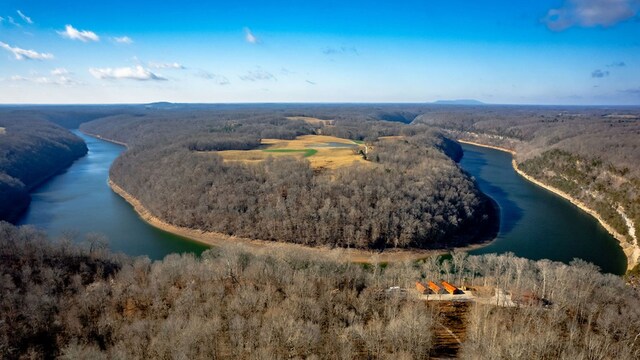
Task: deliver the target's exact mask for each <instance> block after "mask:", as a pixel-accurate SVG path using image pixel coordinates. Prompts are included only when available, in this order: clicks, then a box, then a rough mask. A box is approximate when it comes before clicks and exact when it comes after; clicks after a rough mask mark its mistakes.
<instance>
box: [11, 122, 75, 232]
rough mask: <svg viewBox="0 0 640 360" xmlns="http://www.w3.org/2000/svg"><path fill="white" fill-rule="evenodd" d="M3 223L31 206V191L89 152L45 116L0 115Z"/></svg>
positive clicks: (72, 136)
mask: <svg viewBox="0 0 640 360" xmlns="http://www.w3.org/2000/svg"><path fill="white" fill-rule="evenodd" d="M0 128H2V129H3V130H2V132H1V133H0V220H13V219H15V218H16V217H17V216H18V215H20V213H21V212H22V211H23V210H24V209H25V208H26V207H27V206H28V205H29V202H30V197H29V191H30V190H31V189H32V188H33V187H35V186H37V185H39V184H40V183H41V182H42V181H44V180H46V179H48V178H49V177H51V176H53V175H55V174H56V173H57V172H59V171H60V170H62V169H64V168H66V167H67V166H69V165H70V164H71V163H72V162H73V161H74V160H75V159H77V158H79V157H82V156H83V155H84V154H86V153H87V146H86V145H85V144H84V142H83V141H82V139H80V138H78V137H77V136H75V135H73V134H71V133H69V132H68V131H67V130H65V129H64V128H62V127H60V126H58V125H56V124H53V123H51V122H49V121H47V120H45V118H44V117H43V116H34V115H32V114H25V113H5V114H2V113H0Z"/></svg>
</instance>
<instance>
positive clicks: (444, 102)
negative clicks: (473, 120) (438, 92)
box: [433, 99, 487, 105]
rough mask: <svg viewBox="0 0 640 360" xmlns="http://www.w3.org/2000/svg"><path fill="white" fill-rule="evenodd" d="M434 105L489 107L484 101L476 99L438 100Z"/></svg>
mask: <svg viewBox="0 0 640 360" xmlns="http://www.w3.org/2000/svg"><path fill="white" fill-rule="evenodd" d="M433 103H434V104H438V105H487V104H486V103H483V102H482V101H479V100H474V99H456V100H437V101H434V102H433Z"/></svg>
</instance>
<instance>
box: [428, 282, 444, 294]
mask: <svg viewBox="0 0 640 360" xmlns="http://www.w3.org/2000/svg"><path fill="white" fill-rule="evenodd" d="M429 289H431V291H432V292H433V293H434V294H440V293H441V292H442V288H441V287H440V286H438V285H436V283H434V282H433V281H429Z"/></svg>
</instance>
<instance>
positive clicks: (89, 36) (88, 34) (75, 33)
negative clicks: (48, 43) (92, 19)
mask: <svg viewBox="0 0 640 360" xmlns="http://www.w3.org/2000/svg"><path fill="white" fill-rule="evenodd" d="M58 34H60V35H61V36H62V37H66V38H68V39H71V40H80V41H82V42H88V41H100V37H99V36H98V35H96V33H94V32H93V31H88V30H78V29H76V28H74V27H73V26H71V25H66V26H65V28H64V31H58Z"/></svg>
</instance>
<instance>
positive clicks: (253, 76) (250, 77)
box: [240, 69, 277, 81]
mask: <svg viewBox="0 0 640 360" xmlns="http://www.w3.org/2000/svg"><path fill="white" fill-rule="evenodd" d="M240 79H242V80H244V81H259V80H277V79H276V77H275V76H273V74H272V73H270V72H268V71H265V70H262V69H256V70H251V71H247V73H246V74H245V75H241V76H240Z"/></svg>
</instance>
